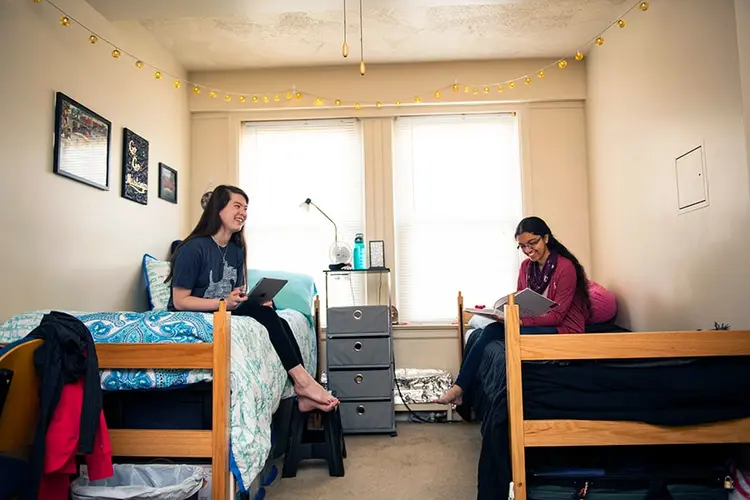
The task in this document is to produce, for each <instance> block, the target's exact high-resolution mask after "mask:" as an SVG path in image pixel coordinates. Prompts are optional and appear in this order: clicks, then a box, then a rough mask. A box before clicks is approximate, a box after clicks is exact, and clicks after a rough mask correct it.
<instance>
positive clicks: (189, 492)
mask: <svg viewBox="0 0 750 500" xmlns="http://www.w3.org/2000/svg"><path fill="white" fill-rule="evenodd" d="M205 477H206V470H205V469H204V468H203V467H201V466H199V465H173V464H143V465H136V464H115V465H114V475H113V476H112V477H109V478H107V479H100V480H98V481H90V480H89V479H88V477H79V478H77V479H76V480H75V481H73V482H72V484H71V485H70V493H71V497H72V498H73V500H95V499H98V500H190V499H192V498H196V499H197V498H198V491H199V490H200V489H201V488H202V487H203V484H204V479H205Z"/></svg>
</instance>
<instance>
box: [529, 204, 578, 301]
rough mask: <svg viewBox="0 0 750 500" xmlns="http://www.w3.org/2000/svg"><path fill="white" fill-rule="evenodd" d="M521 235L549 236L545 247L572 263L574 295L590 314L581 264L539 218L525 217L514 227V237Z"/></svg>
mask: <svg viewBox="0 0 750 500" xmlns="http://www.w3.org/2000/svg"><path fill="white" fill-rule="evenodd" d="M521 233H531V234H535V235H537V236H542V237H544V236H549V241H548V242H547V247H549V249H550V250H553V251H555V252H557V253H558V254H559V255H562V256H563V257H565V258H566V259H569V260H570V261H571V262H573V267H575V270H576V295H578V296H579V297H580V298H581V299H582V300H583V307H584V311H586V312H587V313H588V312H590V311H591V298H590V297H589V284H588V278H587V277H586V271H585V270H584V269H583V266H582V265H581V263H580V262H578V259H577V258H576V256H575V255H573V253H572V252H571V251H570V250H568V249H567V248H566V247H565V245H563V244H562V243H560V241H559V240H558V239H557V238H555V236H554V235H553V234H552V230H551V229H550V228H549V226H548V225H547V223H546V222H544V221H543V220H542V219H541V218H539V217H526V218H525V219H523V220H522V221H521V222H519V223H518V227H516V235H515V237H516V238H518V236H519V235H520V234H521Z"/></svg>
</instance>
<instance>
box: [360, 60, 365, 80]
mask: <svg viewBox="0 0 750 500" xmlns="http://www.w3.org/2000/svg"><path fill="white" fill-rule="evenodd" d="M359 74H360V75H362V76H365V62H364V61H359Z"/></svg>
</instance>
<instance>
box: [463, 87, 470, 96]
mask: <svg viewBox="0 0 750 500" xmlns="http://www.w3.org/2000/svg"><path fill="white" fill-rule="evenodd" d="M470 90H471V89H470V88H469V86H468V85H467V86H466V87H464V92H466V93H467V94H468V93H469V91H470Z"/></svg>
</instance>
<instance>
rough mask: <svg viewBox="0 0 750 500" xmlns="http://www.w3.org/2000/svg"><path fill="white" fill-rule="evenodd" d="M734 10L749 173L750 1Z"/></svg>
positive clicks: (744, 0)
mask: <svg viewBox="0 0 750 500" xmlns="http://www.w3.org/2000/svg"><path fill="white" fill-rule="evenodd" d="M734 10H735V15H736V18H737V22H736V24H737V45H738V48H739V51H738V55H739V61H740V79H741V83H742V101H743V103H744V105H745V137H746V138H747V167H748V170H749V171H750V1H748V0H734ZM748 177H750V176H748Z"/></svg>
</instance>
